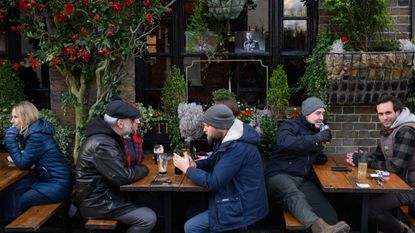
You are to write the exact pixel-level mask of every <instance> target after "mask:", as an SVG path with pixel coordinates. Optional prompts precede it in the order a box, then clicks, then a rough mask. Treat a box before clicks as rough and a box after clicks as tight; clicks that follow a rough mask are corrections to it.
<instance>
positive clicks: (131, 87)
mask: <svg viewBox="0 0 415 233" xmlns="http://www.w3.org/2000/svg"><path fill="white" fill-rule="evenodd" d="M126 69H127V71H128V75H127V76H126V77H125V78H124V79H122V80H121V83H120V87H119V90H120V91H121V94H120V96H121V97H122V98H123V99H126V100H130V101H135V72H134V59H131V60H130V62H129V63H128V64H127V68H126ZM49 77H50V90H51V93H50V104H51V109H52V111H53V112H54V113H55V114H56V115H57V117H58V118H59V120H60V121H61V122H62V123H63V124H64V125H66V126H70V127H72V128H74V126H75V120H74V119H75V118H74V110H73V108H72V107H68V108H67V109H66V114H65V112H64V110H63V108H62V106H63V98H62V94H63V93H65V92H67V88H66V85H65V81H64V79H63V77H61V76H60V75H59V73H58V72H57V70H56V69H53V68H50V69H49ZM88 93H89V95H90V96H91V98H92V97H93V96H95V86H94V85H93V84H91V86H90V88H89V90H88ZM91 104H92V103H91V101H88V103H87V105H91Z"/></svg>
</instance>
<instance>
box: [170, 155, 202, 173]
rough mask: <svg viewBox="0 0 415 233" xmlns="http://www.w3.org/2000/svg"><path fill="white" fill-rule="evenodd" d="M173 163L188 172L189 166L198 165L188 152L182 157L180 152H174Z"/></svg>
mask: <svg viewBox="0 0 415 233" xmlns="http://www.w3.org/2000/svg"><path fill="white" fill-rule="evenodd" d="M173 164H174V166H176V167H177V168H179V169H180V170H181V171H182V172H183V173H186V171H187V169H188V168H189V167H196V163H195V162H194V161H193V160H192V158H190V157H189V156H188V155H187V154H185V156H183V157H180V156H179V155H178V154H176V153H173Z"/></svg>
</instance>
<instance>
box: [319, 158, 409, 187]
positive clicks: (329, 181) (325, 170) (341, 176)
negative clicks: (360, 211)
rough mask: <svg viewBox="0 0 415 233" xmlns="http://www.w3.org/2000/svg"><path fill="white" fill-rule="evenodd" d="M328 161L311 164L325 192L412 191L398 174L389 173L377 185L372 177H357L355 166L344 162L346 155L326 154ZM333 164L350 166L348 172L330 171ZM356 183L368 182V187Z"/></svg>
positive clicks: (369, 171) (370, 171) (371, 171)
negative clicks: (382, 182)
mask: <svg viewBox="0 0 415 233" xmlns="http://www.w3.org/2000/svg"><path fill="white" fill-rule="evenodd" d="M328 158H329V159H328V161H327V163H326V164H324V165H313V169H314V173H315V174H316V176H317V178H318V180H319V182H320V185H321V187H322V189H323V191H325V192H354V193H393V192H400V191H412V188H411V187H410V186H409V185H408V184H407V183H406V182H405V181H403V180H402V179H401V178H400V177H399V176H397V175H396V174H394V173H391V174H390V176H389V177H385V182H384V184H383V185H379V184H378V183H377V182H376V180H375V179H374V178H369V177H368V176H366V177H362V178H360V177H358V175H357V167H352V166H350V165H348V164H347V163H346V156H340V155H339V156H333V155H331V156H328ZM333 166H344V167H350V168H351V169H352V171H350V172H336V171H332V170H331V167H333ZM374 170H375V169H371V168H368V169H367V174H370V173H373V172H374ZM356 183H364V184H369V185H370V187H369V188H359V187H357V185H356Z"/></svg>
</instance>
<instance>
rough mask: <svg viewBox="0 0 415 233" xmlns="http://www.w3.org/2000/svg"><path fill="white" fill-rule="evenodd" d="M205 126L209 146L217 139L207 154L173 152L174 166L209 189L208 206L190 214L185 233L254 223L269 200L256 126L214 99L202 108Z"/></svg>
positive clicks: (263, 213)
mask: <svg viewBox="0 0 415 233" xmlns="http://www.w3.org/2000/svg"><path fill="white" fill-rule="evenodd" d="M203 122H204V123H203V124H204V128H203V131H204V132H205V134H206V135H207V140H208V143H209V144H210V145H213V144H219V146H217V147H215V148H214V151H213V152H212V155H211V156H209V157H208V158H207V159H203V160H197V161H193V160H192V159H191V158H190V157H183V158H182V157H180V156H178V155H176V154H175V155H174V157H173V162H174V165H175V166H176V167H178V168H179V169H180V170H182V171H183V172H184V173H186V175H187V177H189V178H190V179H191V180H192V181H193V182H195V183H196V184H198V185H200V186H203V187H205V188H207V189H209V191H210V193H209V207H208V210H206V211H204V212H202V213H200V214H198V215H196V216H194V217H192V218H191V219H189V220H188V221H187V222H186V223H185V226H184V231H185V232H186V233H196V232H198V233H201V232H206V233H208V232H224V231H229V230H235V229H240V228H244V227H246V226H248V225H251V224H253V223H255V222H257V221H258V220H260V219H261V218H263V217H264V216H265V215H266V214H267V213H268V199H267V194H266V187H265V181H264V175H263V174H264V173H263V167H262V160H261V156H260V154H259V151H258V149H257V144H258V135H257V133H256V131H255V130H254V129H253V128H252V127H251V126H249V125H248V124H244V123H243V122H242V121H240V120H238V119H235V117H234V115H233V113H232V111H231V110H230V109H229V108H228V107H227V106H226V105H223V104H216V105H213V106H212V107H210V108H209V109H208V110H206V112H205V113H204V119H203Z"/></svg>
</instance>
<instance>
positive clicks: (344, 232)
mask: <svg viewBox="0 0 415 233" xmlns="http://www.w3.org/2000/svg"><path fill="white" fill-rule="evenodd" d="M311 231H312V232H313V233H348V232H349V231H350V226H349V225H347V223H345V222H343V221H340V222H338V223H336V224H335V225H329V224H327V223H326V222H325V221H324V220H323V219H322V218H318V219H317V220H316V221H315V222H314V223H313V225H311Z"/></svg>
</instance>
